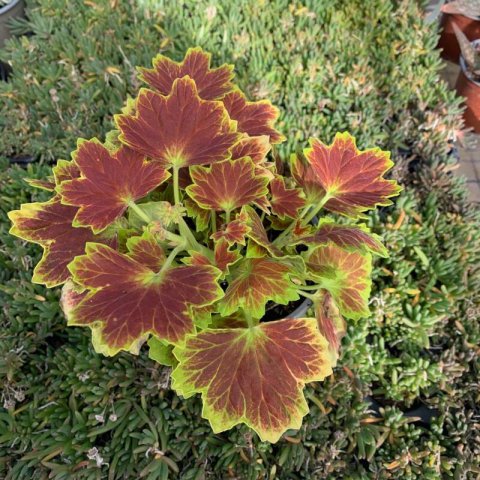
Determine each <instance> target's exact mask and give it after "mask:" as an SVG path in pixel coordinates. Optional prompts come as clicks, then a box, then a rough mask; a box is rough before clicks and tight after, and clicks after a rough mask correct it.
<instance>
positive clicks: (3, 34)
mask: <svg viewBox="0 0 480 480" xmlns="http://www.w3.org/2000/svg"><path fill="white" fill-rule="evenodd" d="M24 9H25V2H24V0H0V48H2V47H3V45H4V44H5V40H7V39H8V38H10V37H11V36H12V35H11V33H10V29H9V22H10V21H11V20H12V19H14V18H21V17H23V16H24Z"/></svg>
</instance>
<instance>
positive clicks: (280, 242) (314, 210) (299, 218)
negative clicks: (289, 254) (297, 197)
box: [273, 194, 330, 245]
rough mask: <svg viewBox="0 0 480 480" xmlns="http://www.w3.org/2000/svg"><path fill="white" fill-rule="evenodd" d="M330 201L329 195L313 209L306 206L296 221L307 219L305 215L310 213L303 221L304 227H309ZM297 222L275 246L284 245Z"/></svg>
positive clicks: (275, 241) (279, 237)
mask: <svg viewBox="0 0 480 480" xmlns="http://www.w3.org/2000/svg"><path fill="white" fill-rule="evenodd" d="M329 199H330V196H329V195H328V194H326V195H325V196H324V197H323V198H322V200H321V201H320V202H319V203H318V205H316V206H315V207H314V208H313V209H311V208H310V206H306V207H305V208H304V209H303V210H302V212H301V213H300V216H299V217H298V218H297V219H296V220H297V221H298V220H301V219H302V218H303V217H305V215H306V214H307V212H308V211H310V213H309V214H308V215H307V217H306V218H305V220H304V221H303V223H304V225H308V223H310V221H311V220H312V218H313V217H315V215H317V214H318V212H320V210H321V209H322V208H323V206H324V205H325V204H326V203H327V202H328V200H329ZM296 223H297V222H296V221H295V220H294V221H293V222H292V223H291V224H290V225H289V226H288V227H287V228H286V229H285V230H284V231H283V232H282V233H281V234H280V235H279V236H278V237H277V238H276V239H275V240H274V241H273V243H274V245H278V244H283V240H284V239H285V237H286V236H287V235H289V234H290V233H291V232H292V230H293V227H294V226H295V224H296Z"/></svg>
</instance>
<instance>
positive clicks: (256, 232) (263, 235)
mask: <svg viewBox="0 0 480 480" xmlns="http://www.w3.org/2000/svg"><path fill="white" fill-rule="evenodd" d="M242 213H244V214H245V215H246V216H247V226H248V227H249V231H248V232H247V236H248V237H249V238H250V239H251V240H252V241H253V242H255V243H256V244H257V245H258V246H259V247H261V248H262V249H265V250H266V251H267V252H268V253H269V254H270V255H272V256H274V257H283V255H284V254H283V252H282V251H281V250H280V249H279V248H277V247H276V246H275V245H274V244H273V243H272V242H271V241H270V239H269V238H268V235H267V231H266V230H265V227H264V226H263V222H262V219H261V218H260V217H259V216H258V214H257V212H256V211H255V210H254V209H253V208H252V207H250V206H249V205H246V206H245V207H243V209H242ZM247 256H248V255H247Z"/></svg>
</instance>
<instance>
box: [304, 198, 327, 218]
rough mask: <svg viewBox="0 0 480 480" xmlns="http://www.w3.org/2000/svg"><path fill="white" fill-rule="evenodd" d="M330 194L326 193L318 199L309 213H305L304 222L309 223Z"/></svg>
mask: <svg viewBox="0 0 480 480" xmlns="http://www.w3.org/2000/svg"><path fill="white" fill-rule="evenodd" d="M330 198H331V197H330V195H329V194H328V193H326V194H325V196H324V197H323V198H322V199H321V200H320V202H319V203H318V205H317V206H316V207H315V208H314V209H313V210H311V211H310V213H309V214H308V215H307V217H306V218H305V220H304V221H305V223H306V224H307V223H309V222H310V221H311V220H312V218H313V217H315V216H316V215H317V214H318V213H319V212H320V210H321V209H322V208H323V207H324V206H325V204H326V203H327V202H328V201H329V200H330Z"/></svg>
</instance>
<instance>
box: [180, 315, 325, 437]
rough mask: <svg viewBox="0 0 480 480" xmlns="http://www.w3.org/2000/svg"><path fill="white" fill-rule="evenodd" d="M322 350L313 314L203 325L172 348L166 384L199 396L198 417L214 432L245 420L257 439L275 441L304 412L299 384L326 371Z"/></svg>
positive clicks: (295, 426)
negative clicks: (245, 323)
mask: <svg viewBox="0 0 480 480" xmlns="http://www.w3.org/2000/svg"><path fill="white" fill-rule="evenodd" d="M327 349H328V346H327V342H326V341H325V339H324V338H323V337H322V336H321V335H320V333H319V332H318V329H317V325H316V321H315V319H307V318H300V319H293V318H286V319H283V320H280V321H276V322H269V323H262V324H260V325H257V326H256V327H253V328H229V329H218V330H206V331H203V332H201V333H199V334H198V335H196V336H189V337H188V338H187V340H186V343H185V345H184V346H183V347H178V348H175V349H174V355H175V356H176V358H177V359H178V361H179V365H178V366H177V367H176V368H175V370H174V371H173V374H172V381H173V383H172V386H173V388H174V389H175V390H176V391H177V392H178V393H179V394H180V395H182V396H184V397H190V396H192V395H193V394H195V393H200V394H201V395H202V400H203V405H204V406H203V411H202V416H203V417H204V418H206V419H208V420H209V422H210V424H211V426H212V429H213V431H214V432H216V433H218V432H223V431H224V430H228V429H230V428H232V427H233V426H235V425H238V424H240V423H245V424H246V425H248V426H249V427H250V428H252V429H253V430H255V431H256V432H257V433H258V435H259V436H260V438H261V440H263V441H269V442H277V441H278V440H279V438H280V437H281V435H282V434H283V433H284V432H285V431H286V430H288V429H299V428H300V426H301V422H302V418H303V417H304V416H305V415H306V414H307V413H308V406H307V402H306V401H305V398H304V396H303V392H302V390H303V387H304V386H305V384H306V383H309V382H313V381H319V380H323V379H324V378H325V377H327V376H328V375H330V374H331V373H332V361H331V358H330V356H329V355H328V352H327Z"/></svg>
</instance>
